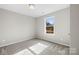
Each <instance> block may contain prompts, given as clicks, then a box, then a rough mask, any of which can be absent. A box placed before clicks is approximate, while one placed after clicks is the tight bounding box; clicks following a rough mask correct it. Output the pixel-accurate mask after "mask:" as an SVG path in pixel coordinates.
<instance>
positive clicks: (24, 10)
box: [0, 4, 69, 17]
mask: <svg viewBox="0 0 79 59" xmlns="http://www.w3.org/2000/svg"><path fill="white" fill-rule="evenodd" d="M67 7H69V5H68V4H36V5H35V9H29V8H28V7H27V6H26V4H0V8H3V9H7V10H10V11H13V12H17V13H20V14H24V15H27V16H32V17H40V16H43V15H46V14H49V13H51V12H56V11H58V10H61V9H64V8H67Z"/></svg>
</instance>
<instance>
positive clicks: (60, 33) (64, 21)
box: [36, 8, 71, 46]
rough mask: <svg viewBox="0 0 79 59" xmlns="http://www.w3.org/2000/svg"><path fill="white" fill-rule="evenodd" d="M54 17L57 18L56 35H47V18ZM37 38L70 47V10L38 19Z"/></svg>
mask: <svg viewBox="0 0 79 59" xmlns="http://www.w3.org/2000/svg"><path fill="white" fill-rule="evenodd" d="M47 16H53V17H54V18H55V20H56V21H55V26H54V28H55V33H54V34H47V33H45V21H46V20H45V18H46V17H47ZM36 30H37V34H36V35H37V36H36V37H38V38H41V39H45V40H48V41H51V42H56V43H60V44H64V45H67V46H70V43H71V41H70V35H69V34H70V8H66V9H63V10H60V11H57V12H54V13H51V14H48V15H45V16H42V17H39V18H37V29H36Z"/></svg>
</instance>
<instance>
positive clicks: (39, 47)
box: [29, 43, 48, 54]
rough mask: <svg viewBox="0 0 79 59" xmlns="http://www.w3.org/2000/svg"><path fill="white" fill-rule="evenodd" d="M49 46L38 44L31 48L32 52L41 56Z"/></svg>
mask: <svg viewBox="0 0 79 59" xmlns="http://www.w3.org/2000/svg"><path fill="white" fill-rule="evenodd" d="M47 47H48V46H47V45H45V44H42V43H37V44H35V45H33V46H31V47H29V49H30V50H32V51H33V52H34V53H36V54H39V53H41V52H42V51H43V50H45V49H46V48H47Z"/></svg>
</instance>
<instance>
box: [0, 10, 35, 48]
mask: <svg viewBox="0 0 79 59" xmlns="http://www.w3.org/2000/svg"><path fill="white" fill-rule="evenodd" d="M34 35H35V19H34V18H32V17H29V16H25V15H20V14H18V13H14V12H10V11H7V10H4V9H0V47H1V46H5V45H9V44H13V43H16V42H20V41H24V40H28V39H32V38H34Z"/></svg>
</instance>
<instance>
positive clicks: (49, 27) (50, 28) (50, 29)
mask: <svg viewBox="0 0 79 59" xmlns="http://www.w3.org/2000/svg"><path fill="white" fill-rule="evenodd" d="M54 23H55V20H54V18H53V17H47V19H46V33H54Z"/></svg>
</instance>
